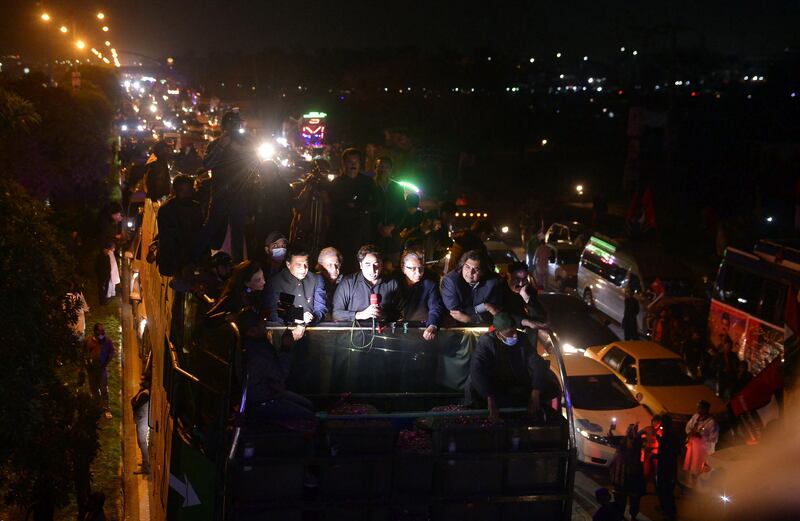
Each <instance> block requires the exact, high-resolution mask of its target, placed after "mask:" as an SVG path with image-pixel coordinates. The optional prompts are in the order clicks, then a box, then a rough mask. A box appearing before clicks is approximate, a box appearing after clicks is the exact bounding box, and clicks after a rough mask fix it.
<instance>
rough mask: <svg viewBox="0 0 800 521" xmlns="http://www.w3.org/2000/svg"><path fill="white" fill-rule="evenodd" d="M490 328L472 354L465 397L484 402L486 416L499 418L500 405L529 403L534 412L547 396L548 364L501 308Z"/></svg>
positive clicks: (531, 410)
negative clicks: (487, 410) (487, 411)
mask: <svg viewBox="0 0 800 521" xmlns="http://www.w3.org/2000/svg"><path fill="white" fill-rule="evenodd" d="M492 325H493V330H492V331H489V332H488V333H486V334H484V335H483V336H481V338H480V339H479V340H478V344H477V346H476V347H475V352H474V353H473V354H472V360H471V365H470V376H469V381H468V382H467V386H466V389H465V390H466V400H467V403H470V404H478V405H483V403H485V404H486V406H487V407H488V409H489V417H490V418H492V419H495V420H496V419H499V418H500V408H501V407H525V406H527V407H528V413H530V414H535V413H537V412H538V411H539V409H540V408H541V404H542V403H544V402H545V401H546V400H548V399H549V398H551V397H550V396H548V394H549V393H548V388H549V382H550V378H549V373H550V364H549V363H548V362H547V361H546V360H544V359H543V358H542V357H541V356H539V353H537V352H536V347H535V346H534V345H533V344H532V343H531V341H530V339H529V338H528V336H527V335H525V333H522V332H519V331H517V330H516V323H515V321H514V318H513V317H512V316H511V315H510V314H509V313H507V312H504V311H501V312H499V313H497V314H496V315H495V316H494V319H493V321H492Z"/></svg>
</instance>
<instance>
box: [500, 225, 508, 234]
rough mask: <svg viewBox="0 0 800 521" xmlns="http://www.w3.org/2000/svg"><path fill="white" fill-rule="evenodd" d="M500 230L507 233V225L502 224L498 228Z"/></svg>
mask: <svg viewBox="0 0 800 521" xmlns="http://www.w3.org/2000/svg"><path fill="white" fill-rule="evenodd" d="M500 231H501V232H503V233H508V226H503V227H502V228H500Z"/></svg>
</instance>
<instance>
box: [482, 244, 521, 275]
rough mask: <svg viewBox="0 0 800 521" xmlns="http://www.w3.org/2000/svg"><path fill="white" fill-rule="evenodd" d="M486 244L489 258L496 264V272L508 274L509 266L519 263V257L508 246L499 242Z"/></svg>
mask: <svg viewBox="0 0 800 521" xmlns="http://www.w3.org/2000/svg"><path fill="white" fill-rule="evenodd" d="M484 244H485V245H486V251H487V252H488V253H489V258H490V259H491V260H492V263H494V266H495V271H496V272H497V273H499V274H500V275H503V274H505V273H507V272H508V265H509V264H511V263H512V262H519V257H517V254H516V253H514V250H512V249H511V248H510V247H509V246H508V244H506V243H504V242H502V241H497V240H488V241H486V242H485V243H484Z"/></svg>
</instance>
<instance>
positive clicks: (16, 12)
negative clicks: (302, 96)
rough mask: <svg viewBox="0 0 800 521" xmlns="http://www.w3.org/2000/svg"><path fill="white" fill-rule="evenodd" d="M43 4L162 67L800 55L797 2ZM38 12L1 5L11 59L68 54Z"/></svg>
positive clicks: (134, 0) (2, 35) (148, 0)
mask: <svg viewBox="0 0 800 521" xmlns="http://www.w3.org/2000/svg"><path fill="white" fill-rule="evenodd" d="M40 5H44V6H46V7H47V9H48V10H49V11H50V12H52V14H53V15H54V16H58V15H59V14H64V13H69V12H70V11H72V12H74V13H75V15H76V18H77V19H79V20H82V21H83V23H80V22H79V28H80V26H81V25H82V26H84V27H85V28H86V29H84V30H83V31H81V32H83V33H85V34H88V36H87V39H88V40H89V41H90V42H92V44H93V45H97V44H99V45H102V41H103V40H105V38H104V35H102V33H100V32H99V31H98V30H97V26H98V24H97V21H96V20H95V19H93V13H94V12H95V11H96V10H97V9H102V10H103V11H104V12H105V13H106V14H108V15H109V19H108V23H109V25H110V26H111V28H112V31H111V33H110V35H111V40H112V41H113V42H114V44H115V45H116V46H117V48H119V49H121V50H122V49H124V50H130V51H135V52H140V53H143V54H146V55H150V56H156V57H164V56H167V55H180V54H183V53H186V52H189V51H194V52H196V53H197V54H200V55H203V54H206V53H208V52H210V51H214V50H222V51H236V50H243V51H258V50H261V49H263V48H265V47H274V46H281V47H286V48H292V47H298V46H301V47H306V48H319V47H334V48H335V47H346V48H370V47H386V46H389V47H398V46H415V47H419V48H422V49H431V50H436V49H439V48H451V49H456V50H464V51H469V50H472V49H476V48H482V47H489V48H493V49H497V50H498V51H500V52H508V53H517V52H520V53H522V54H528V53H530V54H531V55H532V56H537V53H538V54H541V55H543V54H544V53H546V52H550V51H553V50H561V51H563V52H564V53H566V54H568V53H574V54H575V55H577V54H581V55H584V54H588V55H595V56H603V55H608V54H610V53H612V52H615V51H616V50H618V48H619V46H620V45H626V46H629V47H631V48H634V47H636V48H640V49H645V38H646V37H647V36H649V40H650V46H651V48H653V49H663V48H666V47H667V46H668V43H669V38H668V37H667V35H666V34H664V33H663V32H661V33H660V32H659V31H658V30H657V28H658V26H664V24H675V25H677V26H680V27H682V28H683V29H682V30H681V31H680V32H679V35H678V44H679V45H680V46H682V47H697V46H701V45H704V46H705V47H706V48H708V49H709V50H712V51H720V52H724V53H739V54H745V55H760V54H769V53H773V52H776V51H780V50H782V49H784V48H786V47H798V46H800V37H799V36H798V33H799V32H798V31H797V24H798V22H800V2H796V1H767V2H753V1H721V0H673V1H670V2H663V1H661V2H636V1H618V0H617V1H615V0H595V1H586V0H577V1H569V0H564V1H517V2H511V1H496V2H491V1H483V2H471V1H463V2H459V1H456V2H454V1H445V0H434V1H432V0H427V1H395V2H381V1H379V0H374V1H366V0H363V1H362V0H358V1H338V2H336V1H324V0H303V1H267V0H263V1H257V0H250V1H244V0H227V1H221V0H191V1H188V0H172V1H169V0H163V1H159V0H125V1H121V0H116V1H107V2H98V1H91V0H89V1H87V0H72V1H70V0H61V1H51V2H41V3H40ZM38 13H39V8H37V7H36V3H34V2H30V3H27V2H26V3H23V2H21V1H19V0H0V52H2V53H3V54H7V53H9V52H21V53H23V54H26V55H33V56H34V57H38V56H42V55H43V54H42V53H52V54H53V55H59V54H63V53H64V52H65V51H66V46H65V43H64V40H65V38H62V40H61V41H60V42H59V41H58V37H59V36H61V35H59V34H58V33H57V30H56V28H51V30H50V32H49V33H48V32H47V31H46V30H45V29H44V28H43V27H42V23H41V22H40V21H39V20H38V19H37V16H38ZM89 28H94V29H93V31H89V30H88V29H89ZM95 42H96V43H95ZM645 50H646V49H645ZM566 54H565V56H566Z"/></svg>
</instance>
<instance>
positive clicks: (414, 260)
mask: <svg viewBox="0 0 800 521" xmlns="http://www.w3.org/2000/svg"><path fill="white" fill-rule="evenodd" d="M400 269H401V271H402V273H403V277H402V279H401V281H400V284H399V290H400V291H399V299H398V300H399V301H398V306H397V307H398V309H399V310H400V319H401V320H403V321H406V322H422V323H423V324H425V325H426V326H427V327H426V328H425V331H424V332H423V333H422V337H423V338H424V339H425V340H429V341H430V340H433V339H434V338H436V333H437V332H438V331H439V326H440V325H441V323H442V318H443V316H444V314H445V309H444V304H442V297H441V295H440V294H439V284H438V281H437V280H436V278H434V276H432V275H427V274H426V273H425V263H423V262H422V256H421V255H420V254H418V253H417V252H414V251H405V252H403V255H402V256H401V257H400Z"/></svg>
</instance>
